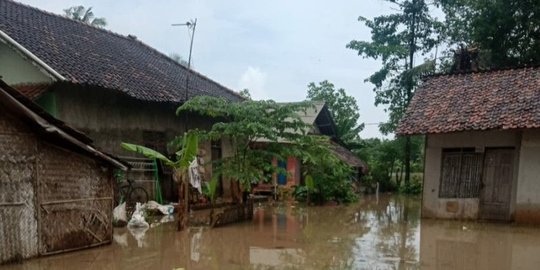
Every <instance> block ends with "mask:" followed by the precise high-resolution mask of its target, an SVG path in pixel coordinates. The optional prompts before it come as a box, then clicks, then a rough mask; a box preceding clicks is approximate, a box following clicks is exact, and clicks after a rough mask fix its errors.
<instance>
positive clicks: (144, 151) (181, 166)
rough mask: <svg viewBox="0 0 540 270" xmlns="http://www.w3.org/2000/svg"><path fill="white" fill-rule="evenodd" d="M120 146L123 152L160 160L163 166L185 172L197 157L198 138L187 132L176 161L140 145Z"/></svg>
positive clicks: (124, 144) (193, 133)
mask: <svg viewBox="0 0 540 270" xmlns="http://www.w3.org/2000/svg"><path fill="white" fill-rule="evenodd" d="M121 146H122V148H124V149H125V150H128V151H131V152H135V153H138V154H141V155H143V156H145V157H147V158H150V159H158V160H161V161H162V162H163V163H164V164H165V165H167V166H169V167H171V168H173V169H175V170H181V171H186V170H187V169H188V168H189V164H190V163H191V162H192V161H193V159H195V157H196V156H197V151H198V149H199V138H198V135H197V133H195V132H189V133H187V134H186V135H185V136H184V137H183V139H182V143H181V147H180V150H179V151H177V152H176V156H177V161H172V160H170V159H169V158H167V157H166V156H165V155H163V154H161V153H160V152H158V151H156V150H154V149H151V148H148V147H145V146H142V145H137V144H131V143H122V144H121Z"/></svg>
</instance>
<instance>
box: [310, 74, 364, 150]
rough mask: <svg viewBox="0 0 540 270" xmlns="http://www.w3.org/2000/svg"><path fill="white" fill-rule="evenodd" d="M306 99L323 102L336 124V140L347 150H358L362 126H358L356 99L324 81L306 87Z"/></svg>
mask: <svg viewBox="0 0 540 270" xmlns="http://www.w3.org/2000/svg"><path fill="white" fill-rule="evenodd" d="M307 98H308V99H310V100H316V101H324V102H325V103H326V105H327V106H328V109H329V110H330V113H332V117H333V118H334V121H335V122H336V127H337V138H338V140H339V141H341V142H342V143H344V144H345V146H346V147H348V148H349V149H353V148H358V146H359V144H360V135H359V134H360V132H361V131H362V130H363V129H364V124H358V119H359V118H360V113H359V112H358V110H359V108H358V104H357V103H356V99H355V98H354V97H352V96H349V95H347V93H345V89H343V88H339V89H336V88H335V86H334V84H332V83H330V82H329V81H327V80H325V81H322V82H320V83H319V85H316V84H315V83H313V82H312V83H310V84H309V85H308V93H307Z"/></svg>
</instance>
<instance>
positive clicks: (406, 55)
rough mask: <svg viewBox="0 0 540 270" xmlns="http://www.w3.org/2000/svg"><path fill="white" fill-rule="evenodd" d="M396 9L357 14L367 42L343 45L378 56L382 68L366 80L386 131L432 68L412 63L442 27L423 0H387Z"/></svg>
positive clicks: (429, 64)
mask: <svg viewBox="0 0 540 270" xmlns="http://www.w3.org/2000/svg"><path fill="white" fill-rule="evenodd" d="M388 2H389V3H391V4H393V5H395V6H396V7H397V10H398V12H397V13H394V14H390V15H382V16H378V17H375V18H374V19H372V20H370V19H367V18H365V17H360V18H359V21H361V22H363V23H364V24H365V25H366V26H367V27H368V28H370V29H371V41H357V40H353V41H351V42H350V43H349V44H347V48H350V49H353V50H356V51H358V54H359V55H360V56H362V57H364V58H373V59H380V60H381V62H382V68H381V69H380V70H379V71H377V72H375V73H374V74H373V75H371V76H370V77H369V78H368V79H366V81H369V82H371V83H372V84H374V85H375V89H374V91H375V94H376V97H375V105H381V104H382V105H386V106H387V109H386V110H387V111H388V112H389V122H388V123H385V124H382V125H381V126H380V129H381V132H383V133H385V134H388V133H391V132H393V131H394V130H395V128H396V127H397V124H398V122H399V120H400V119H401V118H402V116H403V113H404V112H405V109H406V108H407V106H408V105H409V103H410V101H411V99H412V97H413V94H414V90H415V87H416V85H417V81H418V78H419V77H420V76H421V75H424V74H426V73H429V72H433V71H434V67H435V65H434V61H426V62H424V63H422V64H420V65H415V57H417V56H418V55H417V54H420V55H426V54H428V53H429V52H431V51H432V50H433V48H434V47H435V46H436V45H437V44H438V42H439V40H440V38H439V37H438V33H439V31H440V29H441V28H442V24H441V23H439V22H438V21H437V20H436V19H434V18H433V17H432V16H431V15H430V10H429V6H428V4H427V3H426V1H424V0H388ZM404 155H405V157H404V158H405V184H406V185H408V184H409V182H410V172H411V140H410V138H409V137H407V138H406V143H405V151H404Z"/></svg>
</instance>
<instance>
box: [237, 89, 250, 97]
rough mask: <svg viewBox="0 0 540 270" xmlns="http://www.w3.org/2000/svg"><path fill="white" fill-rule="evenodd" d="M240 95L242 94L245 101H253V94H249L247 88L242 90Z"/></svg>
mask: <svg viewBox="0 0 540 270" xmlns="http://www.w3.org/2000/svg"><path fill="white" fill-rule="evenodd" d="M238 94H240V96H242V97H243V98H245V99H251V93H250V92H249V89H247V88H244V89H242V90H241V91H240V92H239V93H238Z"/></svg>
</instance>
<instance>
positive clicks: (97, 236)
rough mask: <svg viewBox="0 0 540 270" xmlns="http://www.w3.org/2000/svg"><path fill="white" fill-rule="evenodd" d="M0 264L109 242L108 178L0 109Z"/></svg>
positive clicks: (87, 160)
mask: <svg viewBox="0 0 540 270" xmlns="http://www.w3.org/2000/svg"><path fill="white" fill-rule="evenodd" d="M0 150H1V151H0V264H2V263H7V262H13V261H20V260H22V259H25V258H30V257H34V256H38V255H44V254H51V253H57V252H63V251H67V250H73V249H79V248H85V247H89V246H94V245H99V244H104V243H109V242H110V241H111V239H112V193H113V191H112V188H113V187H112V177H111V174H110V172H109V169H107V168H103V167H102V166H100V164H98V163H97V162H96V161H95V160H94V159H91V158H88V157H86V156H83V155H80V154H77V153H74V152H71V151H67V150H64V149H62V148H58V147H56V146H53V145H50V144H48V143H45V142H43V141H41V140H40V139H39V138H38V137H37V136H35V135H33V133H32V130H30V129H28V128H27V127H25V126H22V125H21V122H20V121H18V120H17V119H12V118H11V116H7V114H6V112H4V110H3V109H2V108H0Z"/></svg>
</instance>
